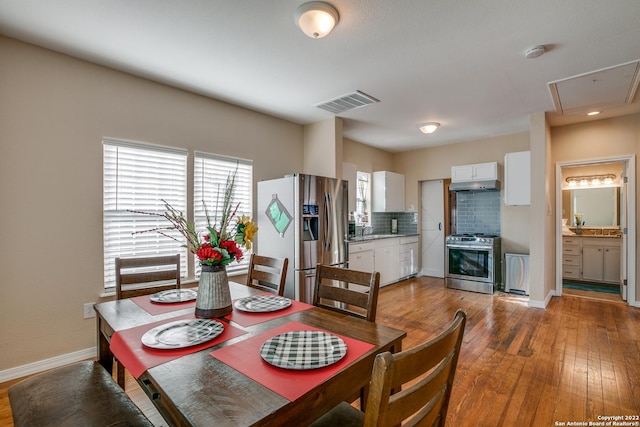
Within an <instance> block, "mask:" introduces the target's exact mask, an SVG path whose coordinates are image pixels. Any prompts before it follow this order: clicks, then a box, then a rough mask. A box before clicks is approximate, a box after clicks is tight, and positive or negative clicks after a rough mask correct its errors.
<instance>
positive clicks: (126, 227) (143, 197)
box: [103, 139, 187, 288]
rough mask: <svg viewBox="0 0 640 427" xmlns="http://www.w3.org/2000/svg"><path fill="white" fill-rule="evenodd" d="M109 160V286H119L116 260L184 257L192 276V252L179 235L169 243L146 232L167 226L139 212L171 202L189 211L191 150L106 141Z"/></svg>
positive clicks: (106, 214) (106, 188) (106, 221)
mask: <svg viewBox="0 0 640 427" xmlns="http://www.w3.org/2000/svg"><path fill="white" fill-rule="evenodd" d="M103 156H104V171H103V172H104V177H103V180H104V182H103V186H104V188H103V191H104V206H103V235H104V286H105V288H112V287H114V286H115V266H114V262H115V261H114V260H115V258H117V257H121V258H123V257H143V256H160V255H173V254H176V253H179V254H180V257H181V259H180V260H181V264H182V265H181V271H182V275H183V276H185V277H186V275H187V251H186V249H185V248H183V247H181V245H182V241H183V238H182V236H181V235H180V233H178V232H176V231H175V230H166V231H165V234H167V235H170V236H173V237H175V238H176V239H178V240H179V241H175V240H173V239H170V238H167V237H165V236H163V235H161V234H158V233H155V232H147V233H145V232H144V231H147V230H153V229H162V228H166V227H167V221H166V220H165V219H163V218H161V217H158V216H153V215H142V214H140V213H136V212H135V211H144V212H155V213H158V214H162V213H163V212H164V211H165V208H164V203H163V202H162V200H166V201H167V202H168V203H170V204H171V205H172V206H173V207H175V208H176V209H178V210H180V211H182V212H186V207H187V198H186V196H187V151H186V150H182V149H175V148H170V147H162V146H156V145H150V144H141V143H135V142H127V141H119V140H113V139H105V140H104V141H103Z"/></svg>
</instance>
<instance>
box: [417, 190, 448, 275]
mask: <svg viewBox="0 0 640 427" xmlns="http://www.w3.org/2000/svg"><path fill="white" fill-rule="evenodd" d="M421 192H422V198H421V201H420V204H421V214H422V224H421V235H422V272H421V275H423V276H431V277H441V278H444V237H445V236H444V183H443V181H442V180H435V181H423V182H422V189H421Z"/></svg>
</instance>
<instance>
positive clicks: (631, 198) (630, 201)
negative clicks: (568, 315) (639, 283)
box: [555, 155, 640, 307]
mask: <svg viewBox="0 0 640 427" xmlns="http://www.w3.org/2000/svg"><path fill="white" fill-rule="evenodd" d="M612 162H620V163H624V164H625V167H626V170H627V183H626V184H627V191H626V195H627V200H626V206H627V259H626V262H627V303H628V304H629V305H631V306H634V307H640V304H639V303H638V301H637V300H636V297H637V296H636V156H635V155H628V156H618V157H603V158H597V159H591V160H576V161H571V162H558V163H556V291H555V295H557V296H562V168H563V167H568V166H587V165H595V164H599V163H612Z"/></svg>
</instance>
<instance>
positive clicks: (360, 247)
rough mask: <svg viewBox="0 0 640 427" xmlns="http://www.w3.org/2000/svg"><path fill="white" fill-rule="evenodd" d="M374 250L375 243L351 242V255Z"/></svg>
mask: <svg viewBox="0 0 640 427" xmlns="http://www.w3.org/2000/svg"><path fill="white" fill-rule="evenodd" d="M372 249H373V242H366V243H351V242H349V253H350V254H353V253H356V252H362V251H369V250H372Z"/></svg>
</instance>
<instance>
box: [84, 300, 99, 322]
mask: <svg viewBox="0 0 640 427" xmlns="http://www.w3.org/2000/svg"><path fill="white" fill-rule="evenodd" d="M93 304H95V302H88V303H86V304H85V305H84V318H85V319H91V318H92V317H96V311H95V310H94V309H93Z"/></svg>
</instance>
